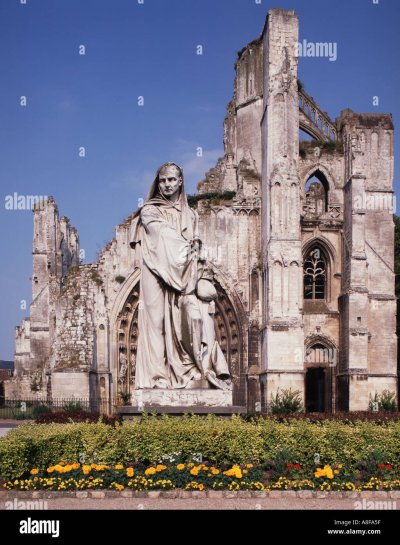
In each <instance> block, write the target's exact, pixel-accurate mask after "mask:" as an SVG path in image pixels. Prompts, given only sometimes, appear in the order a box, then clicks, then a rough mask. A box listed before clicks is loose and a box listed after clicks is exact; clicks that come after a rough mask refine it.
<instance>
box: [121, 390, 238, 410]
mask: <svg viewBox="0 0 400 545" xmlns="http://www.w3.org/2000/svg"><path fill="white" fill-rule="evenodd" d="M232 405H233V398H232V392H231V391H227V390H211V389H201V390H200V389H189V390H154V389H153V390H150V389H148V390H135V391H134V392H133V395H132V406H133V407H137V408H138V409H139V410H146V409H151V408H158V407H179V408H187V409H188V410H192V409H193V410H194V411H195V410H196V408H206V407H210V408H212V407H232Z"/></svg>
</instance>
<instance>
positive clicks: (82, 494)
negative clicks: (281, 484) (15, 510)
mask: <svg viewBox="0 0 400 545" xmlns="http://www.w3.org/2000/svg"><path fill="white" fill-rule="evenodd" d="M14 498H19V499H57V498H77V499H97V500H102V499H105V498H148V499H158V498H163V499H171V500H175V499H206V498H210V499H218V498H227V499H234V498H239V499H257V498H259V499H260V498H270V499H282V498H301V499H339V498H348V499H357V498H361V499H368V500H373V499H378V498H379V499H400V490H391V491H388V492H386V491H382V490H380V491H379V490H375V491H370V490H365V491H363V492H351V491H339V490H332V491H325V492H323V491H320V490H262V491H261V490H258V491H250V490H238V491H229V490H207V491H200V490H192V491H191V490H149V491H143V492H135V491H133V490H123V491H121V492H117V491H114V490H77V491H76V490H74V491H65V492H63V491H47V490H32V491H28V492H25V491H16V490H12V491H10V490H8V491H0V500H10V499H11V500H12V499H14Z"/></svg>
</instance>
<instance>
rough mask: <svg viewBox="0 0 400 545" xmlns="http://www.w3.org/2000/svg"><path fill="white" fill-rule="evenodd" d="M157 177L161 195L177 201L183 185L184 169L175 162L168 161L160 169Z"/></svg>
mask: <svg viewBox="0 0 400 545" xmlns="http://www.w3.org/2000/svg"><path fill="white" fill-rule="evenodd" d="M157 179H158V190H159V192H160V193H161V195H162V196H163V197H165V198H166V199H168V200H170V201H176V200H177V199H178V198H179V195H180V192H181V188H182V185H183V172H182V169H181V168H180V167H179V166H178V165H176V164H175V163H166V164H165V165H163V166H162V167H160V169H159V170H158V174H157Z"/></svg>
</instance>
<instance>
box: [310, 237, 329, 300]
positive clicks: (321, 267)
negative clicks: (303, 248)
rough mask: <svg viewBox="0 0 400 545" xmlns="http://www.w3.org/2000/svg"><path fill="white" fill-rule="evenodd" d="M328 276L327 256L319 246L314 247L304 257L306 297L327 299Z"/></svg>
mask: <svg viewBox="0 0 400 545" xmlns="http://www.w3.org/2000/svg"><path fill="white" fill-rule="evenodd" d="M326 278H327V262H326V258H325V256H324V254H323V252H322V251H321V250H320V249H319V248H318V247H317V248H315V247H314V248H312V249H311V250H310V251H309V252H308V254H307V255H306V256H305V259H304V299H311V300H316V299H318V300H321V299H326V291H327V290H326Z"/></svg>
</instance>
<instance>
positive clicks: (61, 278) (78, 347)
mask: <svg viewBox="0 0 400 545" xmlns="http://www.w3.org/2000/svg"><path fill="white" fill-rule="evenodd" d="M297 40H298V19H297V16H296V15H295V13H294V12H292V11H283V10H271V11H270V12H269V15H268V18H267V22H266V25H265V28H264V30H263V32H262V35H261V36H260V37H259V38H258V39H256V40H255V41H253V42H251V43H250V44H249V45H247V46H246V47H245V48H244V49H243V50H242V51H241V52H240V54H239V57H238V59H237V63H236V79H235V84H234V96H233V99H232V100H231V101H230V102H229V104H228V108H227V115H226V118H225V122H224V148H225V154H224V157H223V158H221V159H220V160H219V161H218V164H217V165H216V166H215V168H213V169H211V171H210V172H208V173H207V175H206V178H205V179H204V180H203V181H202V182H201V183H200V184H199V187H198V189H199V195H198V196H197V198H196V199H194V201H193V202H194V206H197V209H198V212H199V215H200V232H201V233H202V238H203V241H204V244H205V246H206V248H207V252H208V255H209V259H210V261H211V262H212V264H213V269H214V272H215V279H216V286H217V289H218V293H219V300H218V304H217V312H216V332H217V338H218V341H219V342H220V344H221V347H222V349H223V351H224V353H225V354H226V357H227V359H228V362H229V365H230V368H231V371H232V374H233V378H234V404H235V405H240V406H243V407H247V408H248V410H251V411H252V410H254V409H255V408H256V407H257V406H259V405H262V406H263V407H264V408H265V407H266V406H267V404H268V402H269V400H270V397H271V394H275V393H276V391H277V390H278V388H292V389H295V390H300V391H301V393H302V395H303V397H304V401H305V405H306V407H307V409H308V410H323V411H327V412H329V411H335V410H338V409H342V410H366V409H367V407H368V399H369V395H370V394H374V393H375V391H377V392H381V391H382V390H384V389H388V390H391V391H395V392H396V390H397V386H396V385H397V374H396V335H395V330H396V325H395V314H396V299H395V295H394V268H393V262H394V255H393V253H394V249H393V237H394V225H393V217H392V214H393V208H392V207H391V206H390V205H391V202H392V198H393V123H392V119H391V116H390V115H381V114H356V113H353V112H352V111H351V110H343V112H342V113H341V115H340V117H339V118H338V119H337V120H336V121H332V120H331V119H330V118H329V116H328V114H327V113H326V112H324V111H323V110H322V109H321V108H320V107H319V106H318V104H317V102H316V101H315V100H314V99H313V98H312V97H310V96H309V95H308V94H307V93H306V92H305V91H304V89H302V88H301V86H300V85H299V83H298V79H297V68H298V58H297V57H296V43H297ZM299 129H302V130H303V131H305V132H307V133H308V134H309V135H311V136H312V137H313V138H314V140H313V141H310V142H299ZM131 224H132V217H130V218H128V219H127V220H126V221H125V222H124V223H123V224H122V225H120V226H119V227H118V228H117V232H116V237H115V238H114V240H113V241H112V242H111V243H110V244H109V245H108V246H107V247H106V248H105V249H104V250H103V252H102V253H101V256H100V259H99V261H98V262H97V263H96V264H93V265H81V264H80V263H79V240H78V236H77V233H76V231H75V230H74V229H73V228H71V227H70V224H69V221H68V220H67V219H65V218H61V219H59V217H58V212H57V207H56V205H55V203H54V200H53V199H51V198H50V199H49V200H48V202H47V203H46V204H45V206H44V207H42V208H40V209H39V208H38V209H36V210H34V243H33V279H32V292H33V301H32V305H31V308H30V317H29V319H25V320H24V321H23V322H22V324H21V326H20V327H19V328H17V332H16V354H15V367H16V376H15V378H14V379H13V381H11V382H9V383H8V384H7V388H6V395H7V396H9V397H11V396H13V395H16V396H18V397H25V396H31V395H32V388H33V389H34V390H37V391H38V393H37V395H38V396H42V397H44V398H45V397H49V396H53V397H71V396H73V395H75V396H76V397H83V398H87V399H92V400H95V399H98V398H101V399H103V400H104V401H105V402H106V403H108V404H109V405H110V406H111V404H112V403H113V402H114V401H115V399H116V396H117V394H118V392H119V391H121V390H122V391H132V390H133V389H134V387H135V357H136V346H137V335H138V329H137V307H138V305H139V304H140V270H139V269H137V268H136V266H135V259H134V258H135V256H134V252H133V251H132V250H131V248H130V245H129V242H130V240H131Z"/></svg>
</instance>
